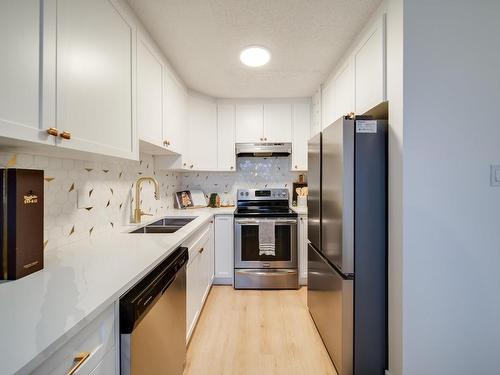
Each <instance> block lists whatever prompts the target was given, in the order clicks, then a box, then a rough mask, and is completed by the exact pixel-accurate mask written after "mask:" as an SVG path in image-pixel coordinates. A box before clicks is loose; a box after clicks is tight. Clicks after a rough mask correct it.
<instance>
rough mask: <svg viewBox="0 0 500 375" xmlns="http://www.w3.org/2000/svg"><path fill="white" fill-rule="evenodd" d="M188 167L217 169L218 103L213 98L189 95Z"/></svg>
mask: <svg viewBox="0 0 500 375" xmlns="http://www.w3.org/2000/svg"><path fill="white" fill-rule="evenodd" d="M188 103H189V104H188V118H189V151H188V163H189V167H188V169H191V170H202V171H210V170H212V171H213V170H216V169H217V104H216V103H215V102H214V101H213V100H212V99H211V98H205V97H201V96H198V95H192V94H190V95H189V98H188Z"/></svg>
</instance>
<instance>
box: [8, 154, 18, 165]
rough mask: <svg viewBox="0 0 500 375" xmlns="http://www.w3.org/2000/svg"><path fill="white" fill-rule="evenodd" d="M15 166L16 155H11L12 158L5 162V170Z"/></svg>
mask: <svg viewBox="0 0 500 375" xmlns="http://www.w3.org/2000/svg"><path fill="white" fill-rule="evenodd" d="M16 164H17V155H16V154H12V157H11V158H10V159H9V161H8V162H7V168H10V167H13V166H15V165H16Z"/></svg>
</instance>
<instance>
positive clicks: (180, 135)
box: [163, 67, 188, 154]
mask: <svg viewBox="0 0 500 375" xmlns="http://www.w3.org/2000/svg"><path fill="white" fill-rule="evenodd" d="M163 75H164V81H163V84H164V88H163V90H164V116H163V117H164V118H163V138H164V142H165V146H166V148H167V149H168V150H170V151H172V152H175V153H177V154H185V153H187V142H186V136H187V125H188V119H187V111H188V94H187V91H186V89H185V88H184V87H183V86H182V85H181V84H180V83H179V82H178V81H177V79H176V78H175V77H174V76H173V75H172V73H171V72H170V71H169V70H168V69H167V68H166V67H165V68H164V74H163Z"/></svg>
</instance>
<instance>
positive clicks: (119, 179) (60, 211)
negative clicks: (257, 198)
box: [0, 151, 304, 249]
mask: <svg viewBox="0 0 500 375" xmlns="http://www.w3.org/2000/svg"><path fill="white" fill-rule="evenodd" d="M290 163H291V161H290V158H276V157H270V158H238V159H237V163H236V165H237V168H236V171H235V172H173V171H157V170H154V162H153V157H152V156H150V155H147V154H141V155H140V161H131V160H124V159H114V161H103V162H96V161H82V160H72V159H63V158H57V157H48V156H40V155H32V154H28V153H15V152H3V151H0V167H2V168H4V167H9V168H26V169H43V170H44V178H45V181H44V197H45V203H44V244H45V249H51V248H55V247H58V246H61V245H64V244H67V243H70V242H74V241H77V240H79V239H83V238H88V237H89V236H92V235H95V234H97V233H102V232H106V231H112V230H116V229H118V228H120V227H121V226H122V225H125V224H128V223H130V222H131V216H132V210H133V207H134V205H133V203H134V202H133V200H134V195H135V181H136V180H137V178H138V177H141V176H154V177H155V178H156V179H157V180H158V182H159V184H160V199H159V200H156V199H154V187H153V185H152V184H151V182H146V183H144V184H143V185H142V189H143V191H142V194H141V198H142V203H141V207H142V209H143V211H144V212H146V213H151V214H155V215H161V214H162V211H164V210H166V209H170V208H173V207H174V193H175V192H176V191H179V190H184V189H201V190H203V191H204V192H205V194H206V195H209V194H210V193H219V195H220V196H221V199H222V201H223V202H224V203H234V201H235V199H236V189H238V188H265V187H283V188H288V189H290V191H291V187H292V182H293V181H297V180H298V177H299V175H300V174H304V173H303V172H300V173H299V172H291V171H290ZM77 194H84V195H86V196H87V197H88V202H87V203H88V205H86V207H85V208H77Z"/></svg>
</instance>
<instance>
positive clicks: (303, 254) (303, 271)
mask: <svg viewBox="0 0 500 375" xmlns="http://www.w3.org/2000/svg"><path fill="white" fill-rule="evenodd" d="M297 242H298V245H299V246H298V251H299V284H300V285H307V243H308V241H307V215H299V234H298V239H297Z"/></svg>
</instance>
